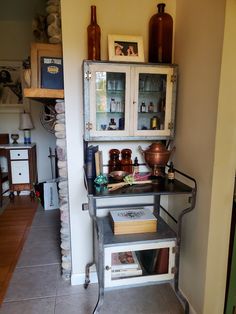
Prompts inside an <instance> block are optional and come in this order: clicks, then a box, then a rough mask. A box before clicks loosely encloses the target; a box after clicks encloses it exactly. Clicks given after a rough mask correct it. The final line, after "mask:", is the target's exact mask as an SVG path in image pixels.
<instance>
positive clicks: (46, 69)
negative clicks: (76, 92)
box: [41, 57, 64, 89]
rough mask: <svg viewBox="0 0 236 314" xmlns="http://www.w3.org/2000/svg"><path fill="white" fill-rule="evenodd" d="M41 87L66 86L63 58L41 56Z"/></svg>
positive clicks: (56, 87) (61, 87) (57, 87)
mask: <svg viewBox="0 0 236 314" xmlns="http://www.w3.org/2000/svg"><path fill="white" fill-rule="evenodd" d="M41 88H47V89H63V88H64V81H63V61H62V58H52V57H41Z"/></svg>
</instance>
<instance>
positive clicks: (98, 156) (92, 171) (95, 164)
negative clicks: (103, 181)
mask: <svg viewBox="0 0 236 314" xmlns="http://www.w3.org/2000/svg"><path fill="white" fill-rule="evenodd" d="M84 159H85V171H86V176H87V178H88V179H93V180H94V179H95V178H96V177H97V176H98V175H99V174H101V173H103V169H102V167H103V162H102V151H99V147H98V145H95V146H94V145H89V146H87V147H86V149H85V156H84Z"/></svg>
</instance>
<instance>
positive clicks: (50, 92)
mask: <svg viewBox="0 0 236 314" xmlns="http://www.w3.org/2000/svg"><path fill="white" fill-rule="evenodd" d="M24 96H25V97H28V98H35V99H38V100H40V99H41V98H52V99H63V98H64V90H63V89H45V88H25V89H24Z"/></svg>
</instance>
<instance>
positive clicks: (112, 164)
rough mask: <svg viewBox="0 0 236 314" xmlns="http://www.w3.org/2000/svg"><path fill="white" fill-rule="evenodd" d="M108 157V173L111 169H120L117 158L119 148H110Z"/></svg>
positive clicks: (119, 162)
mask: <svg viewBox="0 0 236 314" xmlns="http://www.w3.org/2000/svg"><path fill="white" fill-rule="evenodd" d="M109 155H110V159H109V161H108V173H111V172H112V171H116V170H121V161H120V159H119V156H120V151H119V149H116V148H114V149H111V150H110V151H109Z"/></svg>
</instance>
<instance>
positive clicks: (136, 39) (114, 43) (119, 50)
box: [108, 35, 144, 62]
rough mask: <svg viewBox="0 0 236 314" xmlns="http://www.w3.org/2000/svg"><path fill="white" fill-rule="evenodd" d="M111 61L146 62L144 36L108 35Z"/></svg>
mask: <svg viewBox="0 0 236 314" xmlns="http://www.w3.org/2000/svg"><path fill="white" fill-rule="evenodd" d="M108 54H109V61H128V62H144V52H143V38H142V36H130V35H108Z"/></svg>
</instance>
